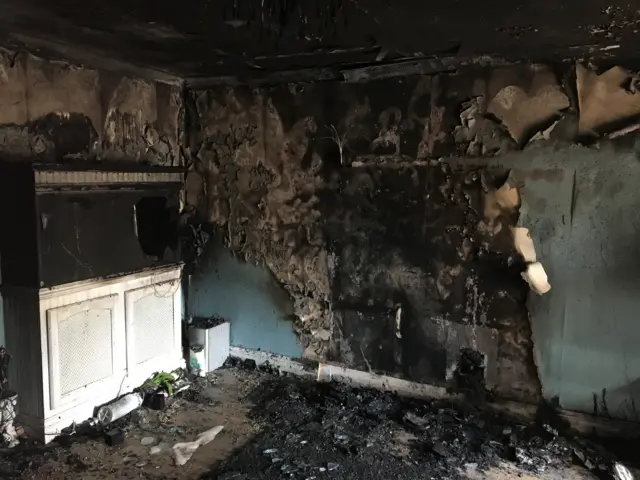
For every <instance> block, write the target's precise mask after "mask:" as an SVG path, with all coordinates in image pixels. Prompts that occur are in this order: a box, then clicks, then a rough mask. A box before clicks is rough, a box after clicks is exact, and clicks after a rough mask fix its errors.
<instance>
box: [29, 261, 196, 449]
mask: <svg viewBox="0 0 640 480" xmlns="http://www.w3.org/2000/svg"><path fill="white" fill-rule="evenodd" d="M180 273H181V269H180V267H178V266H175V267H171V268H162V269H159V270H153V271H145V272H140V273H138V274H134V275H127V276H123V277H120V278H117V279H108V280H92V281H87V282H79V283H77V284H72V285H67V286H64V287H56V288H55V289H42V290H40V293H39V311H40V334H41V343H42V345H41V348H42V351H43V352H47V355H44V356H42V366H41V367H42V373H43V379H42V392H41V394H42V395H43V397H44V398H43V400H44V401H43V410H44V415H42V418H40V419H39V420H38V418H33V417H34V415H33V413H32V412H25V413H26V417H25V418H26V420H25V421H26V423H31V424H33V423H37V424H40V425H41V426H43V430H44V440H45V441H49V440H51V439H53V438H54V437H55V436H56V434H58V433H59V432H60V430H61V429H63V428H65V427H67V426H69V425H70V424H71V423H73V422H76V423H80V422H82V421H84V420H86V419H88V418H90V417H91V416H92V415H93V411H94V409H95V407H97V406H99V405H102V404H104V403H106V402H108V401H110V400H112V399H114V398H115V397H117V396H118V395H119V394H123V393H127V392H129V391H131V390H132V389H134V388H136V387H138V386H140V385H141V384H142V383H143V382H144V381H145V380H146V379H147V378H148V377H149V376H151V375H152V374H153V373H155V372H157V371H172V370H175V369H176V368H180V367H184V360H183V353H182V329H181V322H182V320H181V315H182V292H181V287H180ZM25 393H26V394H28V392H25ZM21 394H22V392H21ZM36 417H39V415H37V416H36ZM40 422H42V423H40ZM26 426H27V427H28V426H29V425H26ZM31 426H32V427H34V428H38V427H37V426H36V425H31ZM32 430H33V429H32Z"/></svg>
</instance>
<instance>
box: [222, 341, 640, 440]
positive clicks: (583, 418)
mask: <svg viewBox="0 0 640 480" xmlns="http://www.w3.org/2000/svg"><path fill="white" fill-rule="evenodd" d="M230 353H231V356H232V357H235V358H238V359H241V360H247V359H248V360H254V361H255V362H256V365H258V366H260V365H263V364H265V363H268V364H270V365H272V366H273V367H275V368H277V369H278V370H280V371H282V372H286V373H290V374H293V375H297V376H301V377H307V378H315V379H316V380H317V381H319V382H340V383H345V384H348V385H350V386H353V387H360V388H373V389H376V390H382V391H386V392H391V393H395V394H397V395H400V396H402V397H408V398H416V399H424V400H451V401H460V400H462V399H463V397H461V396H460V395H457V394H453V393H450V392H448V391H447V389H446V388H444V387H438V386H434V385H428V384H423V383H416V382H411V381H408V380H402V379H400V378H395V377H389V376H386V375H380V374H377V373H373V372H364V371H360V370H354V369H352V368H347V367H344V366H340V365H331V364H328V363H317V362H307V361H300V360H297V359H295V358H291V357H286V356H283V355H277V354H273V353H267V352H262V351H258V350H249V349H246V348H241V347H231V352H230ZM312 365H314V366H315V368H314V367H312ZM486 406H487V408H489V409H491V410H493V411H495V412H498V413H504V414H508V415H512V416H514V417H516V418H518V419H521V420H522V421H526V422H531V421H534V419H535V417H536V413H537V406H536V405H529V404H524V403H519V402H511V401H504V402H500V401H499V402H493V403H490V404H487V405H486ZM558 414H559V415H560V417H562V418H563V419H564V420H566V421H567V422H568V423H569V425H570V427H571V428H572V429H573V430H574V431H575V432H578V433H582V434H594V433H595V434H598V435H601V436H605V437H606V436H628V437H637V431H638V424H637V423H634V422H625V421H621V420H611V419H606V418H601V417H594V416H592V415H587V414H583V413H578V412H571V411H567V410H560V411H558Z"/></svg>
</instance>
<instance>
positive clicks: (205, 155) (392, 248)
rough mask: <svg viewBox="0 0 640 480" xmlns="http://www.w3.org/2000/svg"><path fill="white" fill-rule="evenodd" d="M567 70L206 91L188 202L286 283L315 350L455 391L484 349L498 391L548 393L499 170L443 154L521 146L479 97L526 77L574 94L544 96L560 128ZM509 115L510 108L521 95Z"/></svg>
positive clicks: (550, 91) (546, 112)
mask: <svg viewBox="0 0 640 480" xmlns="http://www.w3.org/2000/svg"><path fill="white" fill-rule="evenodd" d="M550 78H551V77H550V75H549V71H548V70H545V69H534V70H531V69H528V68H527V69H521V70H520V71H513V70H504V71H494V72H489V71H482V70H480V71H475V72H471V74H470V75H466V76H441V77H423V76H416V77H407V78H400V79H388V80H378V81H370V82H367V83H363V84H344V83H337V82H334V83H317V84H296V85H283V86H278V87H272V88H264V89H250V88H235V89H226V88H220V89H215V90H206V91H202V92H193V93H192V95H191V96H190V101H189V102H188V105H187V112H188V113H187V115H188V118H190V119H191V122H192V125H193V126H194V127H195V128H194V129H193V131H191V132H190V134H191V135H190V140H189V143H188V148H187V150H188V152H189V156H190V160H191V162H192V164H191V168H192V174H191V175H190V179H188V201H189V203H191V204H192V205H193V206H195V207H197V209H198V212H199V215H200V218H201V219H203V220H205V221H209V222H212V223H213V224H214V225H216V226H217V228H218V231H219V232H220V234H221V235H222V236H223V237H224V238H225V242H226V244H227V246H228V247H229V248H230V249H231V250H233V251H234V252H236V253H237V254H238V255H239V256H240V257H243V258H245V259H246V260H247V261H249V262H252V263H256V264H259V265H262V266H263V267H264V268H266V269H268V270H269V271H270V272H271V273H272V274H273V275H274V276H275V278H276V279H277V280H278V281H279V282H280V283H281V284H282V285H283V286H284V287H285V288H286V289H287V291H288V292H289V294H290V295H291V297H292V299H293V302H294V314H295V321H294V323H293V329H294V331H295V332H296V334H297V335H298V338H299V340H300V342H301V343H302V345H303V346H304V348H305V350H304V354H303V355H304V356H305V357H307V358H314V359H327V360H333V361H338V362H341V363H344V364H347V365H350V366H353V367H356V368H361V369H371V370H375V371H381V372H385V373H387V374H391V375H396V376H399V377H404V378H408V379H410V380H414V381H419V382H428V383H436V384H443V385H445V384H446V385H448V384H452V383H454V382H455V370H456V367H457V364H458V363H459V361H460V358H461V355H462V352H463V351H465V350H467V349H469V350H472V351H478V352H480V353H482V354H483V356H484V357H483V360H482V365H481V366H479V367H481V368H483V369H484V370H485V372H484V373H485V374H484V380H483V381H484V382H485V384H486V387H487V388H488V389H489V390H490V391H492V392H493V393H495V394H497V395H499V396H501V397H505V398H514V399H518V400H524V401H532V402H535V401H537V400H538V399H539V396H540V384H539V380H538V377H537V372H536V370H535V366H534V361H533V346H532V342H531V333H530V325H529V319H528V312H527V309H526V305H525V303H526V297H527V285H526V283H524V282H523V281H522V279H521V278H520V272H521V270H522V268H523V266H522V264H521V262H519V261H518V259H517V254H516V253H515V252H514V250H513V248H512V246H511V240H510V236H509V229H508V228H506V225H505V228H503V229H499V228H496V226H495V225H493V226H491V228H489V227H488V226H487V225H485V222H484V220H483V196H484V195H485V189H486V183H487V182H490V181H491V180H490V179H488V178H485V176H484V174H483V172H482V171H481V170H480V169H478V168H476V169H451V168H449V167H447V165H446V164H438V163H437V162H436V163H434V162H432V160H434V159H437V158H438V157H440V156H443V155H450V154H464V155H470V156H477V155H489V154H497V153H504V152H508V151H511V150H516V149H517V148H518V142H516V141H515V140H514V139H513V138H512V136H511V135H510V134H509V131H508V128H507V127H506V126H505V125H506V122H505V125H501V124H499V123H498V122H495V121H493V120H489V119H488V118H487V117H485V116H484V115H483V114H484V112H486V105H484V106H482V108H483V109H484V111H483V112H481V111H479V110H477V109H476V110H477V111H474V108H476V107H475V106H474V105H476V104H477V98H478V97H479V96H483V97H486V98H493V97H495V96H496V95H497V94H498V93H499V92H501V91H502V89H504V88H505V87H507V86H509V85H511V84H512V83H513V82H514V81H516V80H517V81H519V82H520V85H521V87H520V90H519V91H518V92H516V95H524V96H527V95H529V96H532V97H534V98H535V95H537V93H536V92H542V93H543V94H544V95H551V96H554V95H555V98H556V99H558V98H559V100H558V101H556V103H555V104H554V105H552V106H551V107H548V106H547V105H546V103H544V102H542V103H541V105H542V107H540V108H538V109H537V110H536V108H535V107H534V106H530V107H529V109H530V110H531V111H532V112H536V118H535V119H534V120H535V122H534V123H535V124H536V126H538V125H539V124H546V123H547V122H549V121H550V120H553V118H554V116H555V115H557V113H558V108H564V107H567V106H568V104H569V102H568V99H567V97H566V96H565V95H563V94H558V89H559V87H558V85H557V83H551V82H550ZM552 78H555V77H553V76H552ZM512 93H513V92H512ZM507 97H508V95H507ZM508 98H511V97H508ZM474 102H475V103H474ZM503 103H504V102H503ZM478 108H480V107H478ZM465 112H466V113H465ZM461 113H463V114H464V116H465V120H464V122H461ZM497 114H500V115H501V116H503V117H504V118H507V117H508V116H509V115H511V111H510V110H509V104H508V102H507V103H506V107H504V108H503V110H501V111H500V112H498V113H496V115H497ZM513 115H515V116H517V115H518V112H515V113H514V114H513ZM530 127H531V125H528V126H526V125H525V126H522V125H519V126H518V128H519V131H520V132H521V133H520V138H519V141H520V142H522V143H526V141H527V139H528V138H529V137H530V136H531V135H533V132H532V131H531V130H532V129H531V128H530ZM523 132H524V133H523ZM192 287H193V289H194V290H195V291H196V292H197V291H198V290H199V289H203V288H205V286H204V285H203V284H200V285H198V284H194V285H193V286H192ZM203 313H207V314H209V315H211V314H214V313H220V312H218V311H215V308H211V309H210V310H207V311H206V312H203ZM266 324H268V322H267V323H266ZM266 324H265V325H266ZM265 328H266V327H265ZM233 329H234V324H233V321H232V331H233ZM236 338H237V337H236ZM277 349H278V348H277V347H276V346H272V348H267V350H271V351H274V350H277ZM276 353H284V352H276Z"/></svg>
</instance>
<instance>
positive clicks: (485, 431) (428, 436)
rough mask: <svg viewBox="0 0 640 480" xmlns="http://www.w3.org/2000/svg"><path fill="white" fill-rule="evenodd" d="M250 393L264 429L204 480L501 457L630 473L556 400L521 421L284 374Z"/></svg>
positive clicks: (399, 471)
mask: <svg viewBox="0 0 640 480" xmlns="http://www.w3.org/2000/svg"><path fill="white" fill-rule="evenodd" d="M235 364H236V365H238V367H240V368H248V369H251V370H253V369H255V368H256V364H255V362H253V361H236V363H235ZM270 368H272V367H269V366H268V365H267V366H266V367H262V369H267V370H268V369H270ZM272 371H273V370H272ZM251 400H252V403H253V405H254V407H253V409H252V411H251V418H252V419H253V420H255V421H256V423H257V424H258V425H260V426H264V427H265V428H264V429H263V431H262V433H261V434H259V435H258V436H257V437H255V438H254V440H253V441H252V442H251V443H250V444H249V445H246V446H245V447H243V448H242V449H240V450H238V451H237V452H236V453H235V454H234V455H233V456H232V457H230V458H228V459H227V460H226V461H224V462H222V463H221V464H220V465H218V466H217V467H216V468H215V469H214V470H213V471H212V472H211V473H210V474H209V475H208V476H206V477H205V478H210V479H237V480H241V479H246V480H248V479H253V478H261V479H270V478H274V479H275V478H278V479H280V478H296V479H307V480H309V479H315V478H323V477H324V476H325V475H328V476H330V477H331V478H335V479H353V478H370V479H377V478H380V479H382V478H385V479H387V478H403V479H411V478H416V479H417V478H420V479H424V478H437V479H445V478H447V479H457V478H469V477H468V475H469V474H470V473H471V472H479V471H486V470H488V469H490V468H492V467H497V466H498V465H500V464H501V463H503V462H510V463H513V464H516V465H517V466H518V467H519V468H521V469H523V470H527V471H531V472H533V473H537V474H541V473H544V472H546V471H549V470H553V469H555V470H562V469H563V468H568V467H570V466H571V465H572V464H576V465H579V466H581V467H583V468H586V469H588V470H590V471H591V472H592V473H593V474H594V475H596V476H597V477H598V478H607V479H618V478H620V479H622V478H627V477H624V475H623V476H620V475H621V474H620V473H619V472H628V470H627V469H626V467H625V466H624V465H623V464H622V463H619V462H618V461H617V459H616V457H615V455H614V454H613V453H611V452H609V451H607V450H606V449H605V448H603V447H602V446H600V445H599V444H598V443H596V442H594V441H590V440H587V439H584V438H580V437H576V436H573V435H571V434H570V433H569V430H568V426H567V425H566V423H565V422H564V421H563V420H562V419H561V418H560V417H559V416H558V415H557V413H556V407H555V406H554V405H552V404H545V405H543V406H542V407H541V408H540V409H539V411H538V416H537V418H536V422H535V423H531V424H524V423H520V422H518V421H516V420H515V419H511V418H508V417H507V416H504V415H498V414H495V413H492V412H491V411H490V410H489V409H485V408H483V407H482V406H481V405H480V406H478V405H475V406H474V405H472V404H471V403H469V402H466V401H462V402H457V401H456V402H453V401H450V400H449V401H443V400H432V401H428V400H427V401H425V400H422V401H418V400H410V399H405V398H401V397H399V396H398V395H396V394H393V393H386V392H382V391H379V390H369V389H361V388H352V387H350V386H348V385H345V384H337V383H320V382H312V381H308V380H302V379H299V378H293V377H287V376H283V375H280V376H278V377H275V376H268V377H266V379H265V380H264V381H262V382H261V383H260V384H259V385H258V386H257V387H256V388H255V390H254V391H253V393H252V395H251ZM616 472H618V473H616ZM616 475H618V476H616ZM628 478H633V477H628Z"/></svg>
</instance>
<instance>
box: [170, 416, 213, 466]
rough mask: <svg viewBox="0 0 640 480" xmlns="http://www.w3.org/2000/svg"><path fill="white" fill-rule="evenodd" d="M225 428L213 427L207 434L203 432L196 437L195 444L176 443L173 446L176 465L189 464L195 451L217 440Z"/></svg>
mask: <svg viewBox="0 0 640 480" xmlns="http://www.w3.org/2000/svg"><path fill="white" fill-rule="evenodd" d="M223 428H224V427H223V426H222V425H218V426H217V427H213V428H211V429H209V430H207V431H206V432H202V433H201V434H200V435H198V436H197V437H196V439H195V440H194V441H193V442H182V443H176V444H175V445H174V446H173V454H174V455H175V457H176V465H184V464H185V463H187V462H188V461H189V459H190V458H191V457H192V456H193V454H194V453H195V451H196V450H198V448H200V447H201V446H202V445H206V444H207V443H209V442H211V441H212V440H213V439H214V438H216V436H217V435H218V434H219V433H220V432H221V431H222V429H223Z"/></svg>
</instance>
